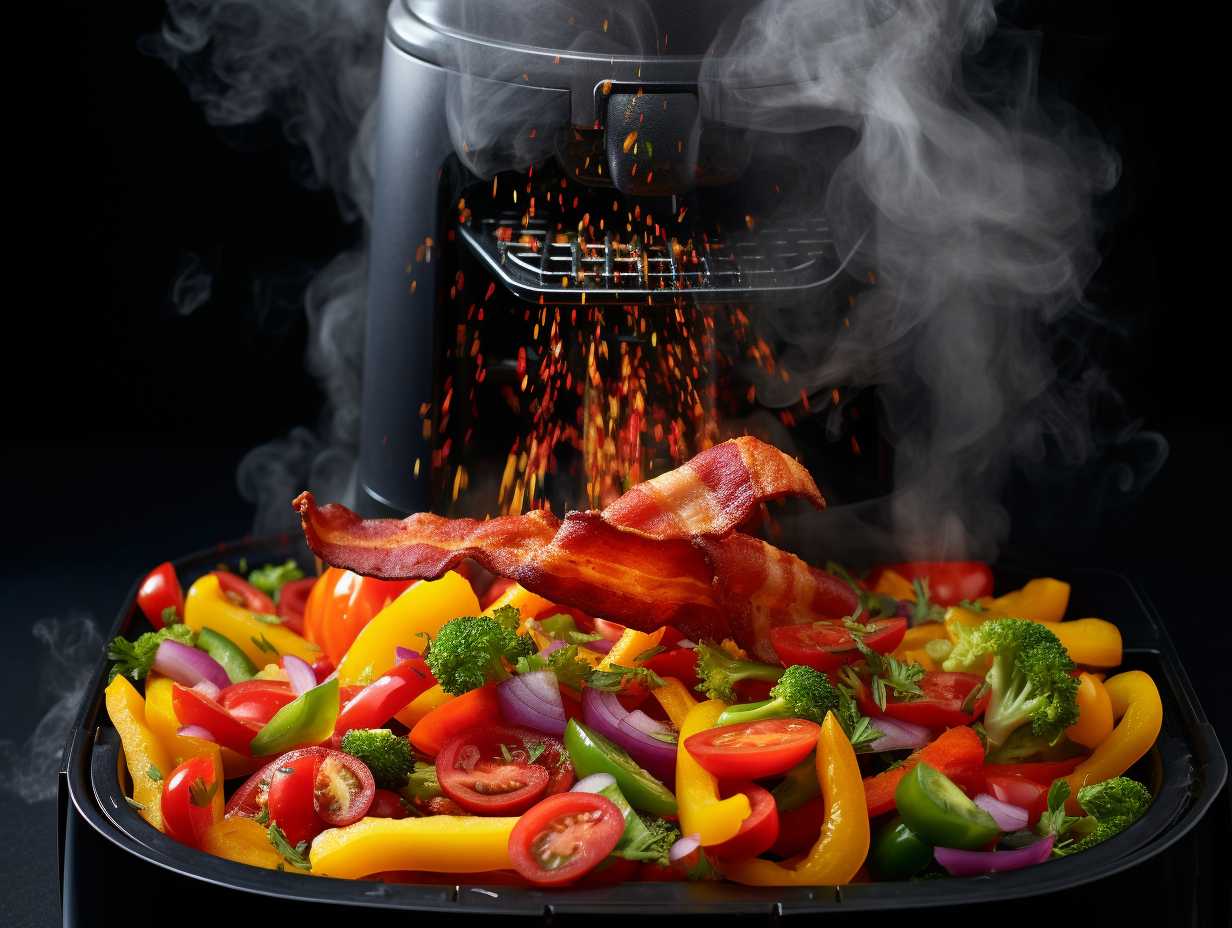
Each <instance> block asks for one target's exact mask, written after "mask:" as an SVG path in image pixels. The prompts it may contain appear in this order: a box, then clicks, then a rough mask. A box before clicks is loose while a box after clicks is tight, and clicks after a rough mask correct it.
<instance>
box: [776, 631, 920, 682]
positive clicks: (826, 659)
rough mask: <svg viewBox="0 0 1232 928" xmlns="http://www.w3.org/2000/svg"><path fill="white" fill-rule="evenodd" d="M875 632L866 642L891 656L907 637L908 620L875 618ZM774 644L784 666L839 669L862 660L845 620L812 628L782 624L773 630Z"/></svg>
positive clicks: (823, 669)
mask: <svg viewBox="0 0 1232 928" xmlns="http://www.w3.org/2000/svg"><path fill="white" fill-rule="evenodd" d="M868 624H869V625H872V626H873V627H874V629H875V630H874V631H872V632H870V633H869V634H867V635H865V636H864V643H865V644H866V645H868V646H869V647H870V648H872V649H873V650H874V651H876V652H877V653H878V654H888V653H889V652H890V651H893V650H894V649H895V648H897V647H898V645H899V643H900V642H901V641H902V640H903V636H904V635H906V634H907V620H906V619H875V620H873V621H872V622H870V623H868ZM770 645H771V647H773V648H774V653H775V654H777V655H778V656H779V660H781V661H782V662H783V664H784V666H788V667H790V666H791V665H792V664H804V665H805V666H806V667H812V668H813V669H814V670H821V671H823V672H824V671H831V670H837V669H838V668H839V667H842V666H843V665H844V664H850V663H853V662H855V661H858V660H859V659H860V658H861V656H862V655H861V654H860V650H859V649H858V648H857V647H856V643H855V640H854V639H853V638H852V637H851V632H850V631H849V630H848V629H847V628H845V627H844V626H843V623H842V622H841V621H837V620H832V619H825V620H822V621H820V622H813V623H811V624H809V625H780V626H778V627H776V628H772V629H770Z"/></svg>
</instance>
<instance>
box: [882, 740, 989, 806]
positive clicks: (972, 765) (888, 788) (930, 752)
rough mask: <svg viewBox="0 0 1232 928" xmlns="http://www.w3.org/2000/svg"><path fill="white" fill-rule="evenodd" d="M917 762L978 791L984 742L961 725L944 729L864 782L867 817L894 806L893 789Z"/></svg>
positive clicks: (982, 771)
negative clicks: (904, 758)
mask: <svg viewBox="0 0 1232 928" xmlns="http://www.w3.org/2000/svg"><path fill="white" fill-rule="evenodd" d="M874 724H875V723H874ZM920 761H924V762H925V763H927V764H929V765H930V766H933V767H936V768H937V769H938V770H940V771H941V772H942V773H944V774H945V775H946V776H947V777H949V778H950V779H951V780H953V781H954V782H955V783H957V784H958V785H959V786H960V787H961V788H962V789H963V790H964V791H966V792H967V793H977V792H979V791H980V790H981V789H983V788H984V743H983V742H982V741H980V736H979V735H977V734H976V733H975V732H974V731H972V730H971V729H970V728H968V727H966V726H965V725H960V726H959V727H957V728H951V729H948V730H946V731H945V732H943V733H942V734H941V735H940V736H938V737H937V739H936V740H935V741H933V742H932V743H930V744H926V745H925V746H924V747H922V748H920V749H919V750H918V751H916V752H914V753H913V754H912V755H911V756H910V757H908V758H907V759H906V760H905V761H903V762H902V763H901V764H899V765H898V766H897V767H895V768H893V769H892V770H886V771H883V772H882V773H879V774H877V775H876V776H872V777H869V778H868V779H866V780H865V781H864V798H865V800H866V801H867V803H868V814H869V815H870V816H872V817H874V818H876V817H877V816H878V815H884V814H885V813H887V812H892V811H893V810H894V809H895V808H896V806H895V805H894V792H895V790H897V789H898V784H899V783H900V782H902V779H903V777H905V776H906V775H907V774H908V773H910V772H911V768H912V767H914V766H915V765H916V764H918V763H919V762H920Z"/></svg>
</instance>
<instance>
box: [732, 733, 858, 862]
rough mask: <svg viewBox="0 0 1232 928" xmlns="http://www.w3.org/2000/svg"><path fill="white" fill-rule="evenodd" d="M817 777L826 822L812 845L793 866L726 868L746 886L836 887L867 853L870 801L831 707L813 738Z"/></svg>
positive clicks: (845, 738) (854, 758) (854, 755)
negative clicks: (868, 803) (815, 742)
mask: <svg viewBox="0 0 1232 928" xmlns="http://www.w3.org/2000/svg"><path fill="white" fill-rule="evenodd" d="M817 780H818V782H820V783H821V796H822V800H823V801H824V802H825V804H826V821H825V824H823V825H822V826H821V835H820V836H819V837H818V839H817V843H816V844H814V845H813V849H812V850H811V851H809V852H808V854H807V855H806V856H805V857H804V859H803V860H801V861H800V862H799V863H798V864H797V865H796V866H794V867H790V868H789V867H785V866H783V864H778V863H774V862H773V861H769V860H760V859H757V858H753V859H751V860H743V861H740V862H738V863H734V864H731V865H729V866H727V867H725V868H724V875H725V876H726V877H727V878H728V879H729V880H733V881H735V882H737V883H743V884H745V885H746V886H838V885H841V884H843V883H849V882H851V879H852V877H854V876H855V875H856V873H857V872H858V871H859V870H860V867H861V866H862V865H863V863H864V858H865V857H866V856H868V846H869V824H868V805H867V804H866V802H865V800H864V781H863V780H862V779H861V778H860V764H859V762H858V761H857V760H856V752H855V751H854V750H853V749H852V747H851V742H850V741H848V740H847V735H846V734H845V733H844V732H843V727H842V726H841V725H840V724H839V722H838V719H837V718H836V717H835V715H834V713H833V712H830V713H827V715H826V720H825V721H824V722H823V723H822V725H821V735H820V736H819V737H818V739H817Z"/></svg>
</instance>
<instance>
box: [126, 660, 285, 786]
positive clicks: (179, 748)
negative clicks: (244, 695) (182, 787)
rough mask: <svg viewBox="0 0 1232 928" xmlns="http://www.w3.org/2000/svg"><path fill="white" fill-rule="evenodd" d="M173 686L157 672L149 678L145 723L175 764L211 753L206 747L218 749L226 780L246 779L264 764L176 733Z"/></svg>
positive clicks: (177, 726) (177, 721)
mask: <svg viewBox="0 0 1232 928" xmlns="http://www.w3.org/2000/svg"><path fill="white" fill-rule="evenodd" d="M174 685H175V684H174V681H172V680H170V679H168V678H167V677H164V676H161V675H159V674H156V673H151V674H150V675H149V676H148V677H146V680H145V724H146V725H147V726H148V727H149V729H150V731H152V732H154V737H156V738H157V739H158V740H159V741H161V742H162V745H163V747H164V748H166V750H167V753H168V754H170V755H171V759H172V761H173V762H174V763H175V764H181V763H183V762H184V761H186V760H187V759H188V758H190V757H197V756H199V755H202V754H211V753H212V752H211V751H209V750H208V749H207V746H208V747H213V748H216V749H218V750H219V752H220V757H221V761H222V770H223V775H224V776H225V777H226V778H227V779H231V778H233V777H242V776H247V775H248V774H250V773H252V772H253V771H254V770H256V769H257V768H258V767H260V766H261V765H262V764H263V763H264V761H263V760H262V759H261V758H259V757H245V756H244V755H243V754H237V753H236V752H235V751H232V750H231V749H230V748H219V747H218V745H215V744H212V743H211V742H209V741H202V740H201V739H200V738H185V737H184V736H182V735H179V734H176V732H178V731H179V730H180V727H181V726H180V720H179V719H178V718H176V716H175V709H174V707H173V706H172V705H171V688H172V686H174ZM219 792H221V790H219Z"/></svg>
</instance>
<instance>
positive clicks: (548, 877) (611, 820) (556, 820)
mask: <svg viewBox="0 0 1232 928" xmlns="http://www.w3.org/2000/svg"><path fill="white" fill-rule="evenodd" d="M562 823H563V826H562ZM550 828H551V829H552V830H554V831H558V832H559V834H560V837H559V838H558V842H559V843H558V844H556V845H553V847H554V848H559V849H560V850H567V851H571V852H572V853H571V855H570V856H568V857H567V858H566V860H565V861H564V863H562V864H560V865H558V866H556V867H554V868H550V869H549V868H548V867H546V866H545V865H544V863H543V861H542V858H541V856H540V853H539V852H538V851H537V850H536V848H535V845H536V841H537V840H538V839H539V838H540V837H541V835H543V834H544V833H545V832H546V831H547V830H548V829H550ZM575 829H576V834H574V833H573V831H574V830H575ZM624 830H625V820H624V816H623V815H621V813H620V810H619V809H618V808H616V805H615V803H613V802H612V801H611V800H610V799H608V798H607V797H606V796H600V795H599V794H598V793H558V794H557V795H555V796H549V797H548V798H546V799H544V800H543V801H542V802H540V803H538V804H536V805H535V806H534V807H533V808H531V809H530V811H528V812H526V813H525V814H524V815H523V816H522V817H521V818H520V819H519V820H518V823H517V824H516V825H514V826H513V831H512V833H511V834H510V835H509V859H510V861H511V862H512V863H513V868H514V869H515V870H517V871H518V873H520V874H521V875H522V876H523V877H525V878H526V879H528V880H530V881H531V882H532V883H534V884H535V885H536V886H563V885H565V884H567V883H572V882H573V881H574V880H577V879H578V878H579V877H581V876H583V875H584V874H587V873H589V872H590V871H591V870H594V869H595V867H597V866H598V865H599V864H600V863H602V862H603V860H604V858H606V857H607V856H608V854H610V853H611V852H612V849H613V848H615V847H616V844H617V842H618V841H619V840H620V836H621V835H622V834H624ZM561 856H563V855H561ZM630 863H632V861H630ZM635 868H636V865H635ZM630 875H631V872H630Z"/></svg>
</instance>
